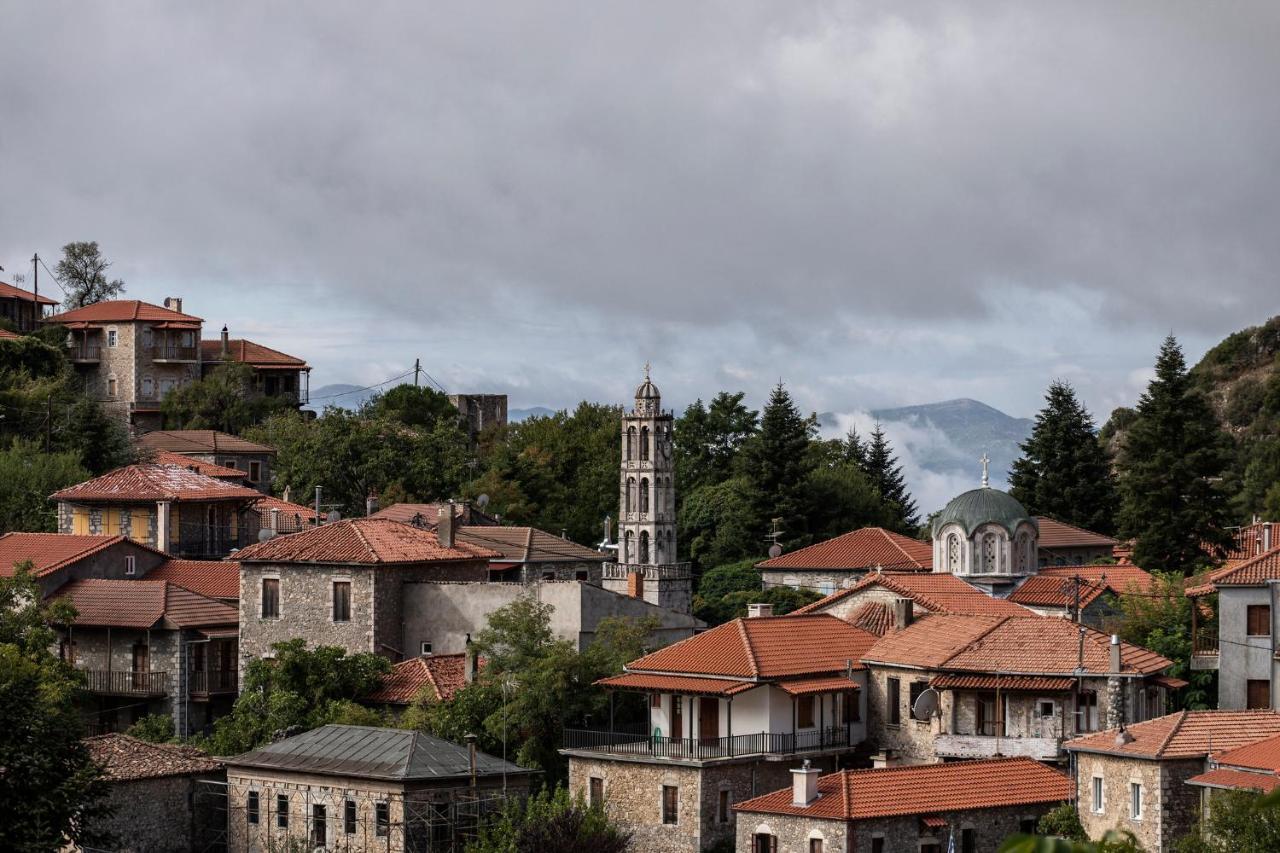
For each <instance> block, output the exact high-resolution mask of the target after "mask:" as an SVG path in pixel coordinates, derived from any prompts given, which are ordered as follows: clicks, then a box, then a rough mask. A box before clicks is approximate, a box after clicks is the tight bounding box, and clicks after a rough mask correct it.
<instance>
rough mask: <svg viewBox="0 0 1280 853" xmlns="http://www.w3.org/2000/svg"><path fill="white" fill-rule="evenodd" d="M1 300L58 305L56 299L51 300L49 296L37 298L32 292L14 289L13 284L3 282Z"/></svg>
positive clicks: (1, 283) (0, 292) (1, 282)
mask: <svg viewBox="0 0 1280 853" xmlns="http://www.w3.org/2000/svg"><path fill="white" fill-rule="evenodd" d="M0 299H20V300H22V301H23V302H39V303H40V304H41V305H57V304H58V301H57V300H56V299H50V298H49V297H47V296H36V295H35V294H34V293H32V292H31V291H30V290H23V289H22V288H20V287H14V286H13V285H12V284H6V283H5V282H3V281H0Z"/></svg>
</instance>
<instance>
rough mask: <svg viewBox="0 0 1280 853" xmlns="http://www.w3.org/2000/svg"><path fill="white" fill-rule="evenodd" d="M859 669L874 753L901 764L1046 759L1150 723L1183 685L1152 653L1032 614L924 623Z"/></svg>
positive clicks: (884, 642)
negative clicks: (1089, 739)
mask: <svg viewBox="0 0 1280 853" xmlns="http://www.w3.org/2000/svg"><path fill="white" fill-rule="evenodd" d="M862 660H863V663H864V664H866V666H867V668H868V670H869V675H868V686H869V693H870V696H869V699H868V705H869V725H870V727H871V731H872V732H874V734H875V737H876V740H877V743H876V745H877V746H878V747H880V748H881V749H882V750H884V751H885V752H886V757H887V759H888V760H890V761H901V762H903V763H907V764H928V763H933V762H936V761H942V760H951V759H971V758H990V757H993V756H996V755H1004V756H1025V757H1029V758H1034V759H1036V760H1038V761H1047V762H1057V761H1060V760H1061V759H1062V757H1063V754H1062V743H1063V741H1064V740H1066V739H1068V738H1071V737H1074V736H1075V735H1076V734H1078V733H1083V732H1090V731H1096V730H1098V729H1099V728H1102V727H1104V726H1107V725H1113V726H1114V725H1120V724H1127V723H1133V722H1138V721H1141V720H1146V719H1149V718H1151V717H1153V716H1157V715H1159V714H1161V713H1163V712H1164V710H1165V708H1166V706H1167V701H1168V693H1169V691H1170V690H1171V689H1176V688H1177V687H1181V686H1184V684H1185V682H1180V681H1177V680H1176V679H1171V678H1168V677H1166V676H1164V675H1162V674H1161V673H1163V672H1164V670H1166V669H1167V668H1168V667H1170V666H1172V665H1173V663H1172V661H1169V660H1168V659H1166V658H1164V657H1161V656H1160V655H1158V654H1156V653H1155V652H1152V651H1149V650H1147V649H1144V648H1142V647H1140V646H1135V645H1132V644H1129V643H1121V642H1120V641H1119V639H1118V638H1116V637H1108V636H1107V635H1105V634H1102V633H1100V632H1098V631H1096V630H1094V629H1092V628H1088V627H1086V626H1083V625H1076V624H1074V623H1072V622H1068V621H1067V620H1065V619H1054V618H1049V617H1041V616H1026V617H1019V616H948V615H932V616H926V617H924V618H922V619H920V620H919V621H917V622H913V623H912V624H911V625H908V626H906V627H903V628H900V629H899V630H896V631H894V632H893V633H890V634H888V635H886V636H885V637H884V638H883V639H881V640H880V641H879V642H877V643H876V644H875V645H874V646H873V647H872V648H871V649H869V650H868V651H867V652H866V654H865V655H863V658H862ZM925 693H928V694H930V695H929V697H928V698H927V699H922V695H923V694H925Z"/></svg>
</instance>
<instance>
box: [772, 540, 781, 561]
mask: <svg viewBox="0 0 1280 853" xmlns="http://www.w3.org/2000/svg"><path fill="white" fill-rule="evenodd" d="M769 556H770V557H771V558H772V557H781V556H782V546H781V545H779V544H778V543H777V542H774V543H773V544H772V545H770V546H769Z"/></svg>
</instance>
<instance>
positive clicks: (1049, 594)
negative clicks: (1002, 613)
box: [1008, 565, 1156, 607]
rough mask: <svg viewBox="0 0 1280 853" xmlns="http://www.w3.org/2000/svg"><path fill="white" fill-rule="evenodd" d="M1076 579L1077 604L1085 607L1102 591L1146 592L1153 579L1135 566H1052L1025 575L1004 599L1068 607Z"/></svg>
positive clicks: (1071, 602) (1148, 590)
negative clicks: (1023, 579)
mask: <svg viewBox="0 0 1280 853" xmlns="http://www.w3.org/2000/svg"><path fill="white" fill-rule="evenodd" d="M1072 578H1080V580H1081V584H1080V606H1081V607H1087V606H1089V605H1090V604H1092V603H1093V602H1094V601H1096V600H1097V598H1098V597H1099V596H1101V595H1102V594H1103V593H1104V592H1110V593H1111V594H1113V595H1125V594H1126V593H1131V592H1136V593H1145V592H1150V591H1151V590H1152V589H1153V588H1154V587H1155V583H1156V579H1155V578H1154V577H1152V576H1151V575H1150V574H1149V573H1147V572H1145V571H1143V570H1142V569H1140V568H1138V567H1137V566H1120V565H1088V566H1053V567H1046V568H1043V569H1040V571H1039V572H1038V573H1037V574H1035V575H1033V576H1032V577H1029V578H1027V579H1026V580H1025V581H1023V582H1022V584H1020V585H1019V586H1018V588H1017V589H1015V590H1014V591H1013V592H1012V593H1010V595H1009V598H1008V600H1009V601H1012V602H1015V603H1017V604H1023V605H1035V606H1037V607H1070V606H1074V604H1075V584H1074V583H1073V581H1072Z"/></svg>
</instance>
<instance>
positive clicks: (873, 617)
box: [800, 601, 893, 637]
mask: <svg viewBox="0 0 1280 853" xmlns="http://www.w3.org/2000/svg"><path fill="white" fill-rule="evenodd" d="M815 603H816V602H815ZM800 609H801V610H804V609H805V608H803V607H802V608H800ZM849 624H850V625H853V626H854V627H855V628H861V629H862V630H864V631H867V632H868V633H871V634H875V635H876V636H877V637H883V636H884V635H885V634H887V633H889V632H890V631H891V630H893V608H892V607H890V606H889V605H888V604H885V603H884V602H883V601H867V602H864V603H863V604H862V605H860V606H859V607H858V609H857V610H855V611H853V613H852V614H851V615H850V616H849Z"/></svg>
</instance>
